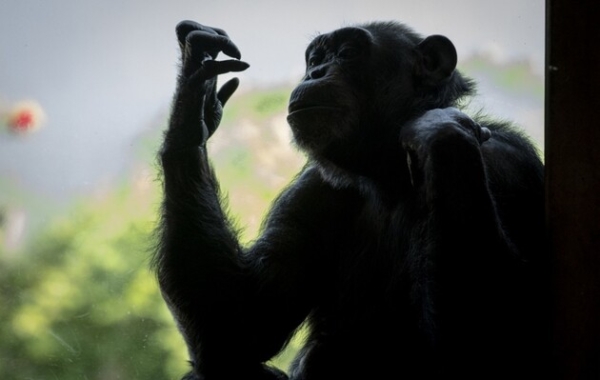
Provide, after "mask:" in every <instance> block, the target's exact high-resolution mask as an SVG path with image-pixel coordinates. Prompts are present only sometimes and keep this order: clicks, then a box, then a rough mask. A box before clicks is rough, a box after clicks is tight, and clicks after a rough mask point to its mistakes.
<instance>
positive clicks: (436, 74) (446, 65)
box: [417, 35, 458, 84]
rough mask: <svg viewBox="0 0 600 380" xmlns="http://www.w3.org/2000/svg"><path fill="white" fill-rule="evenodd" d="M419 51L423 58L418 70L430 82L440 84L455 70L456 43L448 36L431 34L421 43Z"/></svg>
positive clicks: (418, 47)
mask: <svg viewBox="0 0 600 380" xmlns="http://www.w3.org/2000/svg"><path fill="white" fill-rule="evenodd" d="M417 51H418V52H419V53H420V58H421V59H420V62H419V63H417V65H420V67H418V68H417V72H418V73H420V75H421V76H422V77H423V79H424V80H425V81H426V82H427V83H428V84H438V83H440V82H442V81H444V80H445V79H447V78H449V77H450V75H452V73H453V72H454V69H455V68H456V62H457V59H458V58H457V55H456V49H455V48H454V44H453V43H452V41H450V40H449V39H448V38H447V37H444V36H441V35H433V36H429V37H427V38H425V39H424V40H423V41H421V43H419V45H418V46H417Z"/></svg>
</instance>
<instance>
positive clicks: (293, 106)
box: [288, 102, 341, 115]
mask: <svg viewBox="0 0 600 380" xmlns="http://www.w3.org/2000/svg"><path fill="white" fill-rule="evenodd" d="M340 109H341V107H339V106H330V105H322V104H310V103H304V102H293V103H290V105H289V106H288V114H289V115H291V114H293V113H296V112H301V111H318V110H340Z"/></svg>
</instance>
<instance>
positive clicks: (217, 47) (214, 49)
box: [186, 30, 242, 59]
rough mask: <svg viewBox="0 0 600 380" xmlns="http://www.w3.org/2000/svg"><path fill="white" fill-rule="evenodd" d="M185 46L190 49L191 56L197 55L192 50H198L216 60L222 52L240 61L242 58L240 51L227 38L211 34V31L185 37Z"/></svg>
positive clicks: (193, 33) (197, 32)
mask: <svg viewBox="0 0 600 380" xmlns="http://www.w3.org/2000/svg"><path fill="white" fill-rule="evenodd" d="M186 44H188V45H189V46H190V47H191V48H192V54H193V55H196V53H197V52H194V50H198V49H199V50H200V52H201V53H202V54H203V53H204V52H207V53H208V54H210V56H211V57H212V58H213V59H214V58H216V56H217V54H218V53H219V51H222V52H223V53H225V54H227V55H228V56H230V57H232V58H235V59H240V58H241V57H242V54H241V53H240V50H239V49H238V48H237V46H235V44H234V43H233V42H232V41H231V40H230V39H229V37H225V36H221V35H218V34H213V32H212V31H211V32H206V31H200V30H195V31H192V32H190V33H189V34H188V36H187V37H186Z"/></svg>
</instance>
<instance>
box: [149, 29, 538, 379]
mask: <svg viewBox="0 0 600 380" xmlns="http://www.w3.org/2000/svg"><path fill="white" fill-rule="evenodd" d="M177 36H178V39H179V43H180V46H181V52H182V67H181V74H180V77H179V82H178V88H177V92H176V94H175V99H174V102H173V109H172V115H171V119H170V125H169V128H168V130H167V131H166V134H165V140H164V145H163V147H162V150H161V152H160V159H161V163H162V167H163V172H164V203H163V211H162V223H161V244H160V247H159V250H158V252H157V254H156V257H155V266H156V269H157V274H158V279H159V282H160V286H161V289H162V293H163V296H164V298H165V300H166V302H167V303H168V305H169V307H170V309H171V311H172V313H173V315H174V316H175V319H176V320H177V323H178V326H179V328H180V330H181V333H182V334H183V336H184V338H185V341H186V343H187V346H188V350H189V355H190V362H191V366H192V370H191V372H190V373H189V374H188V375H186V377H185V378H186V379H206V380H211V379H239V380H246V379H285V378H286V377H287V375H286V374H284V373H282V372H281V371H279V370H277V369H275V368H272V367H270V366H268V365H267V364H265V362H267V361H268V360H269V359H270V358H272V357H273V356H274V355H275V354H277V353H278V352H279V351H280V350H281V348H282V347H283V346H284V345H285V344H286V342H287V341H288V339H289V338H290V336H291V335H292V334H293V333H294V331H295V330H296V328H297V327H298V326H300V325H301V324H302V323H303V322H306V323H307V324H308V327H309V331H310V333H309V336H308V338H307V341H306V343H305V345H304V347H303V348H302V350H301V352H300V353H299V354H298V357H297V358H296V360H295V361H294V363H293V365H292V367H291V368H290V369H289V376H290V377H291V378H292V379H297V380H300V379H302V380H315V379H350V378H353V379H354V378H356V379H389V378H399V379H400V378H403V379H431V378H435V379H438V378H439V379H449V378H452V377H454V376H456V377H457V378H477V379H489V378H511V379H516V378H527V377H529V378H541V377H540V376H541V374H542V373H543V371H544V369H543V368H544V364H545V362H544V361H545V358H546V356H545V355H546V352H545V347H547V345H546V339H545V336H546V335H545V332H546V330H545V329H546V327H547V326H546V325H547V324H546V322H547V319H546V316H545V311H546V309H545V307H546V304H545V302H546V295H545V289H546V285H547V283H546V273H547V258H546V256H545V255H544V250H543V207H544V204H543V201H544V197H543V165H542V163H541V161H540V159H539V157H538V154H537V152H536V150H535V149H534V147H533V146H532V145H531V144H530V142H529V141H528V139H527V138H526V137H524V136H523V135H522V134H520V133H519V132H516V131H515V130H514V129H513V128H512V127H511V126H509V125H507V124H505V123H499V122H494V121H486V120H483V119H481V118H479V119H477V120H474V119H472V118H470V117H469V116H467V115H465V114H464V113H462V112H460V111H458V110H457V109H456V108H452V107H455V106H456V105H457V104H458V101H459V100H460V99H461V98H463V97H465V96H468V95H471V94H472V92H473V84H472V82H471V81H470V80H468V79H466V78H465V77H464V76H462V75H461V74H460V73H459V72H458V71H457V70H456V63H457V55H456V50H455V48H454V46H453V44H452V43H451V42H450V40H448V39H447V38H446V37H443V36H439V35H434V36H430V37H427V38H423V37H421V36H420V35H418V34H416V33H415V32H413V31H412V30H411V29H409V28H408V27H406V26H404V25H402V24H399V23H394V22H377V23H369V24H364V25H358V26H353V27H345V28H342V29H339V30H336V31H334V32H332V33H329V34H323V35H320V36H318V37H317V38H315V39H314V40H313V41H312V42H311V43H310V45H309V46H308V49H307V50H306V64H307V67H306V74H305V76H304V78H303V79H302V81H301V82H300V84H299V85H298V86H297V88H296V89H295V90H294V91H293V92H292V94H291V98H290V103H289V115H288V122H289V125H290V127H291V128H292V131H293V136H294V140H295V143H296V144H297V145H298V146H299V147H300V148H302V149H303V150H304V151H305V152H306V153H307V156H308V162H307V164H306V166H305V168H304V169H303V170H302V172H301V173H300V174H299V175H298V176H297V178H296V179H295V180H294V181H293V182H292V183H291V184H290V185H289V186H288V187H287V188H286V189H285V190H284V191H283V193H282V194H281V195H280V196H279V197H278V198H277V199H276V200H275V202H274V204H273V206H272V209H271V211H270V213H269V215H268V217H267V219H266V220H265V222H264V225H263V228H262V232H261V234H260V236H259V237H258V238H257V240H256V241H255V242H254V243H253V244H252V245H251V246H249V247H242V246H241V245H240V244H239V242H238V239H237V237H236V233H235V230H234V228H233V227H232V225H231V223H230V222H229V220H228V218H227V215H226V214H225V212H224V210H223V208H222V206H221V200H220V195H219V187H218V181H217V179H216V177H215V175H214V174H213V172H212V170H211V167H210V165H209V160H208V158H207V149H206V141H207V139H208V138H209V137H210V136H211V135H212V133H214V132H215V130H216V129H217V127H218V125H219V122H220V119H221V115H222V111H223V108H222V107H223V105H224V104H225V102H226V101H227V100H228V99H229V97H230V96H231V95H232V94H233V92H234V91H235V89H236V88H237V85H238V81H237V79H233V80H231V81H229V82H228V83H226V84H224V85H223V87H222V88H221V89H220V90H218V91H217V89H216V78H217V76H218V75H220V74H223V73H226V72H236V71H242V70H245V69H246V68H247V67H248V65H247V64H246V63H245V62H242V61H240V60H239V59H240V57H241V56H240V52H239V50H238V49H237V47H236V46H235V45H234V44H233V43H232V42H231V40H230V39H229V37H228V36H227V34H226V33H225V32H224V31H222V30H220V29H217V28H210V27H206V26H203V25H199V24H196V23H194V22H190V21H186V22H182V23H180V24H179V25H178V27H177ZM220 52H223V53H224V54H226V55H228V56H230V57H232V58H234V59H227V60H223V61H217V60H216V57H217V55H218V54H219V53H220Z"/></svg>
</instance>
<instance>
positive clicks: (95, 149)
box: [0, 0, 545, 199]
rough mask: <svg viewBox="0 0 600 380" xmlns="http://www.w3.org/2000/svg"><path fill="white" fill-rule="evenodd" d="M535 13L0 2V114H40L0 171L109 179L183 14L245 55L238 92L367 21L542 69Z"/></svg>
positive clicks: (429, 5)
mask: <svg viewBox="0 0 600 380" xmlns="http://www.w3.org/2000/svg"><path fill="white" fill-rule="evenodd" d="M544 13H545V11H544V0H528V1H522V0H505V1H502V2H499V1H490V0H457V1H440V0H438V1H433V0H419V1H406V0H395V1H391V0H369V1H328V2H326V1H323V0H303V1H268V0H254V1H210V0H204V1H202V0H194V1H191V0H182V1H177V0H171V1H157V0H130V1H127V0H125V1H113V0H85V1H82V0H53V1H47V0H2V2H1V3H0V112H1V111H2V109H6V108H8V107H10V106H11V104H14V103H16V102H18V101H21V100H26V99H35V100H36V101H38V102H39V103H40V104H41V105H42V107H43V108H44V110H45V112H46V115H47V122H46V123H45V125H44V127H43V128H42V129H40V130H39V131H38V132H36V133H35V134H32V135H31V136H27V137H26V138H17V137H14V136H11V135H8V134H0V179H9V180H11V181H15V182H16V183H18V184H20V186H22V187H23V188H25V189H28V190H30V191H32V192H34V193H39V194H43V195H44V196H48V197H50V198H51V199H52V198H56V199H58V198H61V197H68V196H72V195H73V194H84V193H86V192H91V191H94V189H95V188H98V187H99V186H103V185H106V184H108V183H111V182H112V181H114V180H115V179H117V178H119V176H121V175H122V174H123V172H124V170H126V169H127V163H128V162H129V160H130V159H131V155H132V154H133V152H132V149H131V148H132V146H133V144H134V143H135V141H136V139H137V138H138V136H140V134H142V133H143V132H144V131H146V130H147V129H148V128H149V127H150V126H152V125H155V124H156V122H157V119H159V118H161V117H162V116H163V115H164V113H165V112H166V110H168V107H169V103H170V99H171V97H172V93H173V91H174V88H175V78H176V75H177V67H178V46H177V41H176V38H175V33H174V28H175V25H176V24H177V23H178V22H179V21H181V20H184V19H191V20H195V21H198V22H200V23H203V24H206V25H211V26H217V27H220V28H223V29H225V30H226V31H227V32H228V34H229V35H230V37H231V38H232V40H233V41H234V42H235V44H236V45H237V46H238V47H239V48H240V50H241V52H242V57H243V60H244V61H247V62H249V63H250V65H251V67H250V69H248V70H247V71H246V72H244V73H241V74H239V75H237V76H239V77H240V79H241V82H242V84H241V87H240V90H239V91H244V90H245V89H246V90H247V89H250V88H253V87H255V86H269V85H276V84H281V83H292V82H296V81H298V80H299V78H300V77H301V73H302V71H303V65H304V62H303V60H304V49H305V47H306V45H307V44H308V42H310V40H311V39H312V37H314V36H315V35H317V34H318V33H320V32H329V31H331V30H333V29H336V28H339V27H342V26H347V25H350V24H353V23H359V22H366V21H374V20H398V21H401V22H404V23H406V24H408V25H410V26H412V27H413V28H414V29H416V30H417V31H418V32H420V33H422V34H423V35H428V34H444V35H446V36H447V37H449V38H450V39H451V40H452V41H453V42H454V44H455V46H456V48H457V51H458V54H459V62H460V59H461V57H468V56H469V55H472V54H475V53H477V52H480V51H486V52H488V53H491V54H494V56H495V57H496V59H497V60H499V61H503V60H506V61H507V60H511V59H528V60H530V61H531V62H532V64H533V67H534V68H535V69H536V71H538V73H543V65H544V17H545V14H544ZM484 95H485V94H484ZM503 116H505V115H503ZM508 116H510V115H508Z"/></svg>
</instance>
